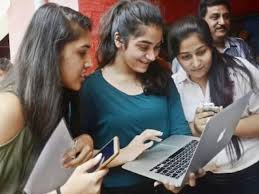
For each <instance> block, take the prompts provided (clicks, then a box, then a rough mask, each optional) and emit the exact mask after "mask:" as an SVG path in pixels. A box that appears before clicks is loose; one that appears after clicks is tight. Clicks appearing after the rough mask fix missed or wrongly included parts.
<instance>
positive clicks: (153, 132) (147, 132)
mask: <svg viewBox="0 0 259 194" xmlns="http://www.w3.org/2000/svg"><path fill="white" fill-rule="evenodd" d="M141 135H144V136H149V135H151V136H162V135H163V132H161V131H158V130H155V129H146V130H145V131H143V132H142V133H141Z"/></svg>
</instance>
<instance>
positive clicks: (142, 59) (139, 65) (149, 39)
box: [117, 25, 163, 73]
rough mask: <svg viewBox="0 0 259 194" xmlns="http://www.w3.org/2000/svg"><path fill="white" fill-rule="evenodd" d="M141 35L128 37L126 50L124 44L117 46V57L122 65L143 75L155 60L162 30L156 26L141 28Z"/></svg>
mask: <svg viewBox="0 0 259 194" xmlns="http://www.w3.org/2000/svg"><path fill="white" fill-rule="evenodd" d="M141 28H142V31H143V34H142V35H141V36H138V37H133V36H130V37H129V40H128V45H127V48H125V45H124V43H121V44H119V45H117V46H119V51H118V53H117V56H118V55H119V56H120V57H121V58H122V60H123V63H124V64H125V65H127V67H128V68H130V70H131V71H134V72H136V73H145V72H146V71H147V69H148V67H149V64H150V63H151V62H152V61H154V60H155V59H156V57H157V56H158V54H159V51H160V46H161V43H162V33H163V32H162V29H161V28H160V27H157V26H153V25H151V26H141Z"/></svg>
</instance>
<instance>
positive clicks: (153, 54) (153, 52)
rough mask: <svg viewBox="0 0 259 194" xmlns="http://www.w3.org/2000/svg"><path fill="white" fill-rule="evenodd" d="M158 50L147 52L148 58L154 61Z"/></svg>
mask: <svg viewBox="0 0 259 194" xmlns="http://www.w3.org/2000/svg"><path fill="white" fill-rule="evenodd" d="M156 56H157V54H156V52H155V51H153V50H152V51H150V52H148V53H147V54H146V58H147V59H148V60H149V61H154V60H155V59H156Z"/></svg>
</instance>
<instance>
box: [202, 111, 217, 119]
mask: <svg viewBox="0 0 259 194" xmlns="http://www.w3.org/2000/svg"><path fill="white" fill-rule="evenodd" d="M214 115H215V112H212V111H208V112H202V113H200V114H199V115H198V118H199V119H204V118H207V117H213V116H214Z"/></svg>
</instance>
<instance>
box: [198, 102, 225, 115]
mask: <svg viewBox="0 0 259 194" xmlns="http://www.w3.org/2000/svg"><path fill="white" fill-rule="evenodd" d="M202 109H203V111H212V112H215V113H218V112H219V111H220V110H221V107H219V106H215V105H214V103H213V102H206V103H204V104H203V105H202Z"/></svg>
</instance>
